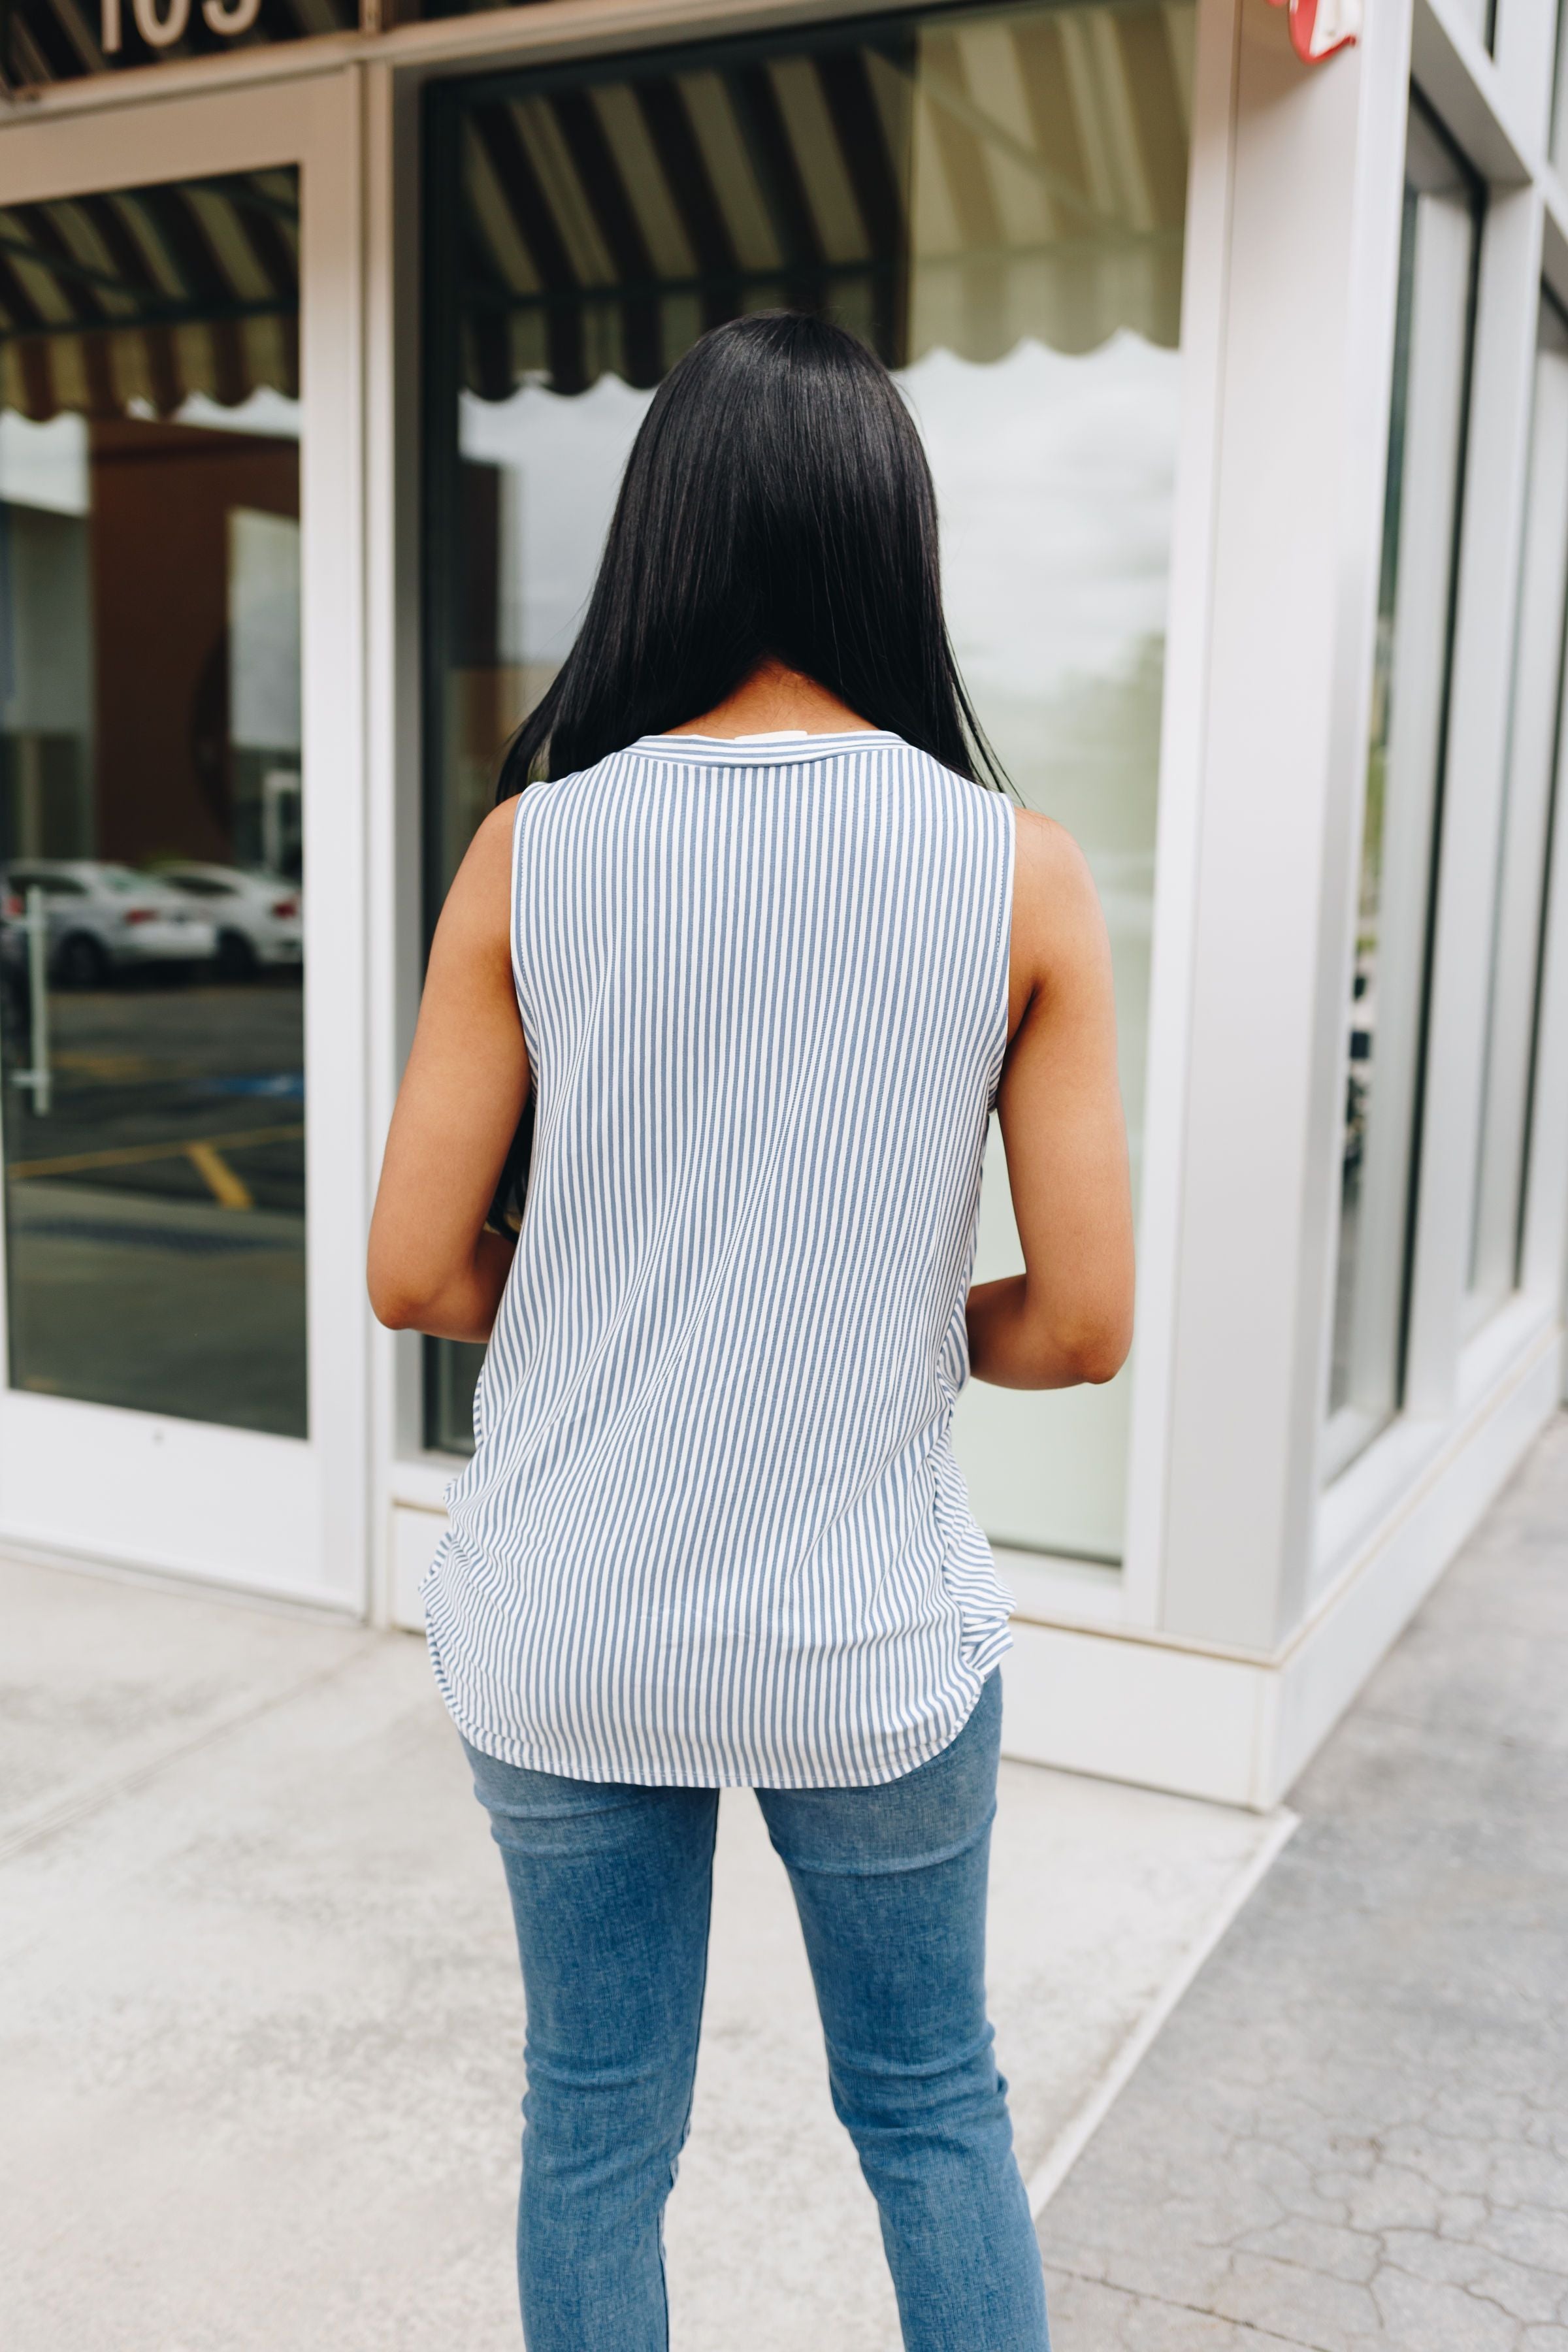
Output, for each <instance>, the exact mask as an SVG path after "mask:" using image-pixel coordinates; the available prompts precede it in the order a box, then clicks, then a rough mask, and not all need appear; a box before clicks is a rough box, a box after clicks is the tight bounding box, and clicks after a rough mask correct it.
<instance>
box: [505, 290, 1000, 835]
mask: <svg viewBox="0 0 1568 2352" xmlns="http://www.w3.org/2000/svg"><path fill="white" fill-rule="evenodd" d="M770 655H771V656H773V658H774V659H775V660H777V661H780V662H782V663H784V666H785V667H787V668H790V669H794V670H798V671H800V672H801V673H802V674H803V675H804V676H805V677H809V678H813V679H815V681H816V684H817V685H818V686H822V687H826V689H827V691H828V692H829V693H830V694H834V695H837V697H838V698H839V700H840V701H842V702H844V703H847V705H848V707H849V709H851V710H853V711H854V712H856V714H857V715H858V717H859V718H861V719H868V720H869V722H870V723H871V725H872V726H874V727H883V728H886V729H888V730H889V731H890V732H891V733H893V734H895V735H901V736H902V737H903V738H904V740H905V741H906V742H910V743H913V744H915V745H916V746H917V747H918V748H919V749H920V750H921V751H929V752H930V753H931V755H932V756H933V758H935V759H938V760H940V761H942V764H943V766H944V767H947V768H952V769H954V770H956V772H958V773H959V774H960V775H963V776H970V777H973V779H974V780H975V781H976V782H986V783H989V784H993V785H995V786H997V787H1000V786H1001V785H1002V784H1003V783H1004V782H1005V777H1004V775H1003V772H1002V769H1001V767H1000V765H999V763H998V761H996V759H995V757H994V754H993V752H992V751H991V749H990V746H989V745H988V744H987V742H986V740H985V738H984V734H983V733H982V731H981V729H980V725H979V722H978V720H977V719H975V716H974V712H973V709H972V707H971V705H970V701H969V697H968V696H967V694H966V693H965V692H964V688H963V680H962V678H961V677H959V674H958V665H957V663H956V662H955V660H954V659H953V654H952V646H951V644H950V643H949V641H948V635H947V628H946V625H945V623H944V622H943V619H942V582H941V572H940V568H939V564H938V560H937V524H936V497H935V493H934V491H933V490H932V488H931V468H930V467H929V466H928V465H927V463H926V457H925V451H924V450H923V449H922V448H921V439H920V435H919V433H918V432H917V431H916V429H915V425H914V420H913V418H912V417H911V416H910V412H909V410H908V408H907V407H906V406H905V405H904V403H903V401H902V400H901V399H900V395H899V393H898V390H897V388H896V387H895V385H894V383H893V380H892V378H891V376H890V375H889V373H888V371H887V369H886V368H885V367H884V366H883V365H882V362H881V361H880V360H879V359H878V358H877V357H876V356H875V354H874V353H873V352H870V351H868V349H867V347H866V345H865V344H864V343H862V342H860V341H858V340H857V338H856V337H855V336H854V335H852V334H849V333H848V332H847V331H846V330H845V329H844V328H842V327H837V326H835V325H833V324H832V323H831V322H830V321H829V320H826V319H820V318H815V317H811V316H809V315H806V314H805V313H802V312H798V311H792V310H763V311H756V312H753V313H752V315H751V316H750V317H748V318H743V319H733V320H731V321H730V323H729V324H728V325H727V326H722V327H715V328H714V329H713V331H711V333H710V334H706V335H704V336H703V337H702V338H701V340H700V341H699V342H696V343H693V344H692V346H691V348H690V349H689V351H688V352H686V354H685V356H684V357H683V358H682V359H681V360H680V361H679V362H678V363H677V365H676V366H675V367H674V368H673V369H672V370H671V371H670V373H669V374H668V376H666V378H665V380H664V382H663V383H662V384H660V386H659V388H658V392H657V393H656V394H655V395H654V399H653V402H652V404H651V406H650V407H649V409H648V412H647V415H646V416H645V417H644V419H643V422H642V425H641V428H640V430H639V431H638V434H637V439H636V441H635V442H634V443H633V445H632V451H631V456H630V457H628V458H627V460H626V474H625V477H624V478H623V480H622V483H621V489H620V495H619V497H618V498H617V499H616V511H615V516H614V519H613V520H612V521H611V524H610V530H609V536H608V538H607V540H606V541H605V552H604V556H603V559H602V561H601V562H600V565H599V572H598V577H597V579H596V580H595V583H594V593H593V594H592V596H591V597H590V599H589V602H588V609H587V612H586V614H585V615H584V621H583V625H582V627H581V629H580V630H579V632H578V635H577V639H576V642H575V644H574V646H573V647H572V650H571V652H570V653H569V654H568V655H567V656H566V659H565V661H564V663H563V665H562V667H561V669H560V670H559V672H558V673H557V675H556V677H555V679H554V682H553V684H552V686H551V687H550V688H549V689H548V691H547V692H546V693H545V695H544V696H543V698H542V700H541V701H540V702H539V703H537V704H536V705H535V707H534V709H532V710H531V711H530V713H529V715H528V717H527V718H526V719H524V720H523V722H522V724H521V727H520V728H519V729H518V730H517V733H516V734H515V735H514V736H513V737H512V739H511V741H510V743H509V745H508V746H507V750H506V753H505V756H504V759H503V761H502V764H501V770H500V780H499V782H498V783H497V787H496V798H497V800H498V801H503V800H506V799H508V798H510V795H511V794H512V793H518V792H521V790H522V788H523V786H524V785H525V784H527V783H529V782H531V781H532V780H533V778H534V777H535V776H536V775H546V776H567V775H572V774H574V773H575V772H577V771H578V770H579V769H582V768H588V767H592V766H593V765H594V763H595V761H598V760H602V759H604V758H605V757H606V756H607V755H608V754H609V753H610V752H612V751H620V750H622V749H623V748H624V747H625V746H626V744H628V743H633V742H635V741H636V740H637V738H638V736H640V735H657V734H663V733H664V732H666V731H667V730H668V729H670V728H672V727H679V726H680V725H681V724H682V723H683V722H684V721H685V720H687V719H696V718H699V717H700V716H701V714H702V713H703V712H704V711H706V710H711V709H713V708H714V706H715V704H717V703H720V702H722V701H723V700H724V698H726V696H728V695H730V694H732V693H733V692H734V691H735V689H736V688H737V687H739V686H741V685H742V684H743V683H744V681H745V680H746V679H747V678H748V677H751V675H752V671H753V670H754V669H755V668H756V667H757V665H758V663H759V662H761V661H762V660H763V659H764V658H765V657H766V656H770Z"/></svg>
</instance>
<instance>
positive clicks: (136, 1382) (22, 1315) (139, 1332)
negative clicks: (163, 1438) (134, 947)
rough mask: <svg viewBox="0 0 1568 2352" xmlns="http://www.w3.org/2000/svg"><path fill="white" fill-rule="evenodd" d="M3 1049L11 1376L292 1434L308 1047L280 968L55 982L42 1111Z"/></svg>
mask: <svg viewBox="0 0 1568 2352" xmlns="http://www.w3.org/2000/svg"><path fill="white" fill-rule="evenodd" d="M20 1012H21V1006H20V1003H19V1001H18V999H17V998H16V996H15V994H13V996H12V997H11V998H10V999H9V1001H8V1006H7V1017H6V1020H5V1037H4V1050H5V1070H6V1077H7V1085H6V1102H5V1139H6V1152H5V1160H6V1174H7V1178H8V1181H7V1185H6V1197H7V1202H8V1219H7V1236H6V1243H7V1257H8V1271H9V1291H10V1300H11V1358H12V1377H13V1380H14V1381H15V1382H16V1385H17V1386H18V1387H23V1388H27V1389H32V1390H35V1391H43V1392H45V1393H48V1394H61V1395H66V1396H73V1397H80V1398H85V1399H89V1400H90V1401H92V1402H98V1403H105V1404H120V1405H129V1406H132V1407H135V1408H139V1409H141V1410H143V1411H151V1412H167V1413H172V1414H174V1415H177V1416H179V1417H181V1418H184V1419H190V1420H199V1421H212V1420H218V1419H221V1420H223V1421H225V1422H227V1423H230V1424H231V1425H237V1426H239V1427H242V1428H250V1429H259V1430H269V1431H272V1432H275V1433H278V1434H280V1435H296V1436H302V1435H304V1433H305V1430H306V1389H305V1325H304V1312H303V1291H304V1279H305V1222H304V1218H305V1171H304V1135H305V1129H304V1053H303V1030H302V992H301V990H300V980H299V974H298V971H297V970H296V971H293V972H287V971H282V972H277V973H268V974H265V975H262V976H260V977H258V978H256V979H253V980H251V981H248V982H241V983H229V982H223V981H220V980H217V979H214V978H210V977H205V976H203V977H198V978H195V979H194V980H192V981H189V982H185V984H184V985H180V984H176V983H175V982H174V981H173V980H172V979H171V977H170V976H169V975H168V974H166V973H163V972H159V971H149V972H148V973H146V974H145V975H134V976H130V977H127V978H125V979H122V980H121V982H120V984H119V985H116V986H110V987H103V988H93V989H84V990H79V991H77V990H62V991H59V992H55V991H53V990H51V991H50V994H49V1006H48V1012H49V1031H50V1047H51V1050H50V1068H51V1079H52V1084H51V1087H50V1103H49V1108H48V1109H47V1112H45V1113H42V1114H39V1113H37V1112H36V1111H33V1110H31V1109H30V1108H28V1107H27V1101H26V1096H25V1095H24V1094H23V1092H22V1091H21V1090H20V1089H18V1088H17V1087H16V1086H15V1085H14V1084H13V1083H11V1080H12V1079H13V1078H14V1076H15V1074H16V1071H17V1070H18V1068H19V1067H20V1066H22V1063H23V1060H24V1058H25V1055H26V1050H27V1049H26V1029H25V1027H24V1025H23V1023H22V1021H21V1019H20V1017H19V1015H20Z"/></svg>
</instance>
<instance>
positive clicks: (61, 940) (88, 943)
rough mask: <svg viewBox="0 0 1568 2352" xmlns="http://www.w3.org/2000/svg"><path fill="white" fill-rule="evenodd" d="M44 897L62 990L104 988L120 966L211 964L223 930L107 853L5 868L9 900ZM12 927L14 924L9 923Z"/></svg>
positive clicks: (3, 883) (2, 880)
mask: <svg viewBox="0 0 1568 2352" xmlns="http://www.w3.org/2000/svg"><path fill="white" fill-rule="evenodd" d="M30 889H38V890H41V891H42V892H43V894H44V914H45V918H46V920H47V925H48V950H49V976H50V978H51V979H52V980H53V981H54V982H55V984H56V986H57V987H59V988H100V987H101V986H102V985H103V982H105V981H106V980H108V979H109V978H110V976H111V975H112V974H113V973H114V972H116V971H127V970H129V969H131V968H132V967H135V966H143V967H144V966H146V965H149V964H183V965H187V966H188V965H192V964H198V963H209V962H210V961H212V958H213V956H214V955H215V953H216V949H217V927H216V924H215V923H212V922H210V921H209V920H208V919H206V917H205V916H203V915H198V914H196V913H195V911H194V910H193V908H192V907H191V906H190V903H189V901H188V900H187V899H185V898H182V897H181V895H180V893H179V892H178V891H177V890H171V889H169V888H168V887H167V886H166V885H165V884H163V883H161V882H155V881H153V879H152V877H150V876H148V875H145V874H138V873H136V872H135V871H134V870H133V869H132V867H131V866H116V865H113V864H110V863H109V862H107V861H106V860H103V859H100V858H89V857H58V858H49V859H47V860H46V859H44V858H28V859H26V860H18V861H16V863H15V864H13V865H11V866H6V867H5V870H4V872H3V873H0V890H3V891H4V893H5V898H6V899H7V901H10V900H12V899H15V900H16V901H17V902H19V904H21V905H22V906H24V907H25V905H26V894H27V892H28V891H29V890H30ZM8 928H11V927H8Z"/></svg>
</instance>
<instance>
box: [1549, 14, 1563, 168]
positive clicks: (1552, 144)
mask: <svg viewBox="0 0 1568 2352" xmlns="http://www.w3.org/2000/svg"><path fill="white" fill-rule="evenodd" d="M1564 52H1568V0H1557V49H1556V55H1555V58H1554V60H1553V66H1552V121H1551V125H1550V128H1549V130H1548V132H1547V152H1548V153H1549V154H1550V155H1551V158H1552V163H1554V164H1555V165H1556V167H1557V170H1558V172H1559V173H1562V172H1563V170H1564V169H1568V59H1565V56H1564Z"/></svg>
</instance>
